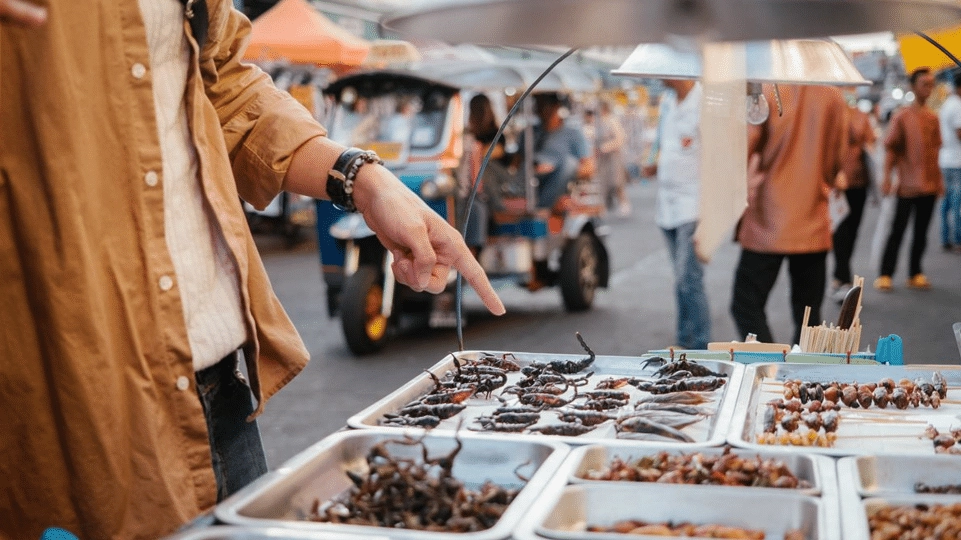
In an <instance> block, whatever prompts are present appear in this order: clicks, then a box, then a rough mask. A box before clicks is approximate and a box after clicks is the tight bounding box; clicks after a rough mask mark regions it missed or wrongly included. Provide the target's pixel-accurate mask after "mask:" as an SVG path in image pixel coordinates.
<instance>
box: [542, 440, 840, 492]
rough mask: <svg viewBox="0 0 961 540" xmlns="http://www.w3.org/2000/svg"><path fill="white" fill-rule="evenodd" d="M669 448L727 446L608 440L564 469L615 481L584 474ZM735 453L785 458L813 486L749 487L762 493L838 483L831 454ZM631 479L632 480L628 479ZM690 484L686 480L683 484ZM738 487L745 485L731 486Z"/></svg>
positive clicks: (577, 476)
mask: <svg viewBox="0 0 961 540" xmlns="http://www.w3.org/2000/svg"><path fill="white" fill-rule="evenodd" d="M661 451H665V452H668V453H669V454H674V455H679V454H689V453H691V452H698V453H700V454H703V455H706V456H719V455H721V454H723V453H724V449H723V448H703V449H698V450H685V449H678V448H676V447H675V448H670V447H661V448H658V447H644V448H643V449H642V448H638V447H637V446H636V445H630V446H626V445H623V444H619V443H618V442H611V443H605V444H597V445H591V446H582V447H579V448H575V449H574V450H573V451H572V452H571V456H570V457H569V458H567V461H565V462H564V465H562V466H561V473H562V474H567V475H568V481H569V482H570V483H571V484H584V483H586V484H594V483H602V484H609V483H611V482H612V481H604V480H589V479H587V478H584V476H585V475H586V473H587V472H588V471H591V470H598V469H601V468H604V467H607V466H608V465H609V464H610V462H611V458H613V457H620V458H621V459H623V460H625V461H631V460H635V459H639V458H642V457H644V456H650V455H654V454H657V453H658V452H661ZM731 452H732V453H734V454H735V455H740V456H743V457H749V458H753V457H755V456H760V457H761V458H762V459H772V458H773V459H778V460H780V461H783V462H784V463H785V464H786V465H787V467H788V469H790V471H791V472H792V473H793V474H794V475H795V476H797V477H798V478H799V479H801V480H807V481H808V482H809V483H810V484H811V487H810V488H804V489H782V488H766V487H757V488H747V489H752V490H758V491H759V492H760V493H764V492H768V491H773V492H778V493H780V492H787V493H800V494H803V495H812V496H819V495H820V494H821V492H822V491H823V490H824V487H823V486H825V485H829V486H831V488H829V489H828V490H827V491H828V492H829V493H831V492H832V489H833V488H834V486H836V485H837V477H836V476H835V466H834V459H832V458H830V457H827V456H819V455H811V454H798V453H795V452H784V451H782V450H778V449H771V450H764V451H761V452H755V451H753V450H743V449H736V448H735V449H732V450H731ZM624 483H628V482H624ZM679 485H686V484H679ZM688 487H693V488H698V487H703V486H697V485H688ZM731 487H734V488H738V487H741V486H731Z"/></svg>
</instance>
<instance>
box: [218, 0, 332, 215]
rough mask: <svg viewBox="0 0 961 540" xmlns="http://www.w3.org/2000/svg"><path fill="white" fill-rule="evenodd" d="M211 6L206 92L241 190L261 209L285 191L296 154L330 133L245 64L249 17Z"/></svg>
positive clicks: (224, 4) (222, 0)
mask: <svg viewBox="0 0 961 540" xmlns="http://www.w3.org/2000/svg"><path fill="white" fill-rule="evenodd" d="M210 4H211V5H210V28H209V32H208V37H207V44H206V45H205V46H204V49H203V50H202V51H201V53H200V70H201V75H202V77H203V82H204V88H205V91H206V94H207V97H208V98H209V99H210V101H211V103H213V106H214V108H215V109H216V111H217V116H218V118H219V120H220V126H221V129H222V131H223V134H224V140H225V142H226V144H227V149H228V152H229V155H230V161H231V166H232V168H233V173H234V178H235V181H236V182H237V190H238V192H239V193H240V196H241V198H243V199H244V200H245V201H247V202H249V203H250V204H252V205H253V206H254V207H256V208H261V209H262V208H264V207H265V206H267V204H269V203H270V201H271V200H273V198H274V197H276V196H277V194H278V193H279V192H280V190H281V186H282V185H283V180H284V176H286V174H287V168H288V167H289V166H290V160H291V157H292V156H293V154H294V151H296V150H297V149H298V148H300V146H301V145H303V144H304V143H305V142H307V141H308V140H310V139H312V138H314V137H318V136H323V135H326V134H327V132H326V130H325V129H324V128H323V127H322V126H321V125H320V124H319V123H317V122H316V121H315V120H314V119H313V117H311V115H310V113H309V112H308V111H307V109H305V108H304V107H303V106H302V105H301V104H300V103H299V102H297V100H295V99H294V98H293V97H291V96H290V94H288V93H287V92H284V91H281V90H279V89H277V88H276V87H275V86H274V85H273V82H272V81H271V80H270V77H268V76H267V74H266V73H264V72H263V71H261V70H260V69H259V68H258V67H256V66H254V65H252V64H247V63H244V62H243V61H242V58H243V55H244V51H245V50H246V49H247V45H248V43H249V42H250V31H251V26H250V21H249V20H248V19H247V17H245V16H244V15H243V14H242V13H240V12H239V11H237V10H235V9H233V6H232V3H231V2H230V1H229V0H214V1H212V2H210Z"/></svg>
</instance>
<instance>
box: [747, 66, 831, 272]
mask: <svg viewBox="0 0 961 540" xmlns="http://www.w3.org/2000/svg"><path fill="white" fill-rule="evenodd" d="M779 89H780V93H781V102H782V106H783V116H778V113H777V107H776V106H775V97H774V94H773V92H766V95H767V99H768V101H769V103H770V104H771V116H770V118H769V119H768V120H767V122H765V123H764V124H762V125H761V126H758V127H757V128H752V130H751V132H750V135H749V140H748V153H749V155H753V154H757V155H758V157H759V158H760V159H759V160H758V157H755V158H754V160H753V161H755V163H756V170H754V171H753V174H752V178H751V180H750V190H749V195H748V207H747V209H746V210H745V211H744V216H743V217H742V218H741V224H740V227H739V229H738V236H737V239H738V241H739V242H740V243H741V245H742V247H744V249H748V250H751V251H756V252H759V253H777V254H794V253H817V252H820V251H828V250H830V249H831V223H830V217H829V216H828V193H829V192H830V188H831V186H833V185H834V180H835V177H836V176H837V174H838V172H839V171H840V170H841V165H842V162H843V159H844V155H845V152H846V149H847V138H848V131H847V115H846V111H847V105H846V104H845V102H844V98H843V96H842V95H841V91H840V90H838V89H836V88H830V87H824V86H786V85H782V86H779Z"/></svg>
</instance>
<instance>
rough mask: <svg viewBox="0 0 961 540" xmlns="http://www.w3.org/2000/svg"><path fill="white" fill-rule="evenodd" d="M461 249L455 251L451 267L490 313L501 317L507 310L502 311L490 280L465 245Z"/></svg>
mask: <svg viewBox="0 0 961 540" xmlns="http://www.w3.org/2000/svg"><path fill="white" fill-rule="evenodd" d="M462 248H463V249H458V250H457V252H458V256H457V257H456V258H455V259H454V261H453V263H452V266H453V267H454V268H456V269H457V271H458V272H460V273H461V274H462V275H463V276H464V279H466V280H467V282H468V283H470V286H471V287H473V288H474V291H475V292H477V295H478V296H480V299H481V300H482V301H483V302H484V305H485V306H487V309H488V310H490V312H491V313H493V314H494V315H503V314H504V313H506V312H507V310H506V309H504V303H503V302H501V299H500V297H499V296H497V293H496V292H495V291H494V287H492V286H491V282H490V280H488V279H487V274H486V273H485V272H484V268H483V267H481V265H480V263H479V262H477V259H475V258H474V256H473V255H472V254H471V252H470V250H469V249H468V248H467V246H466V245H462Z"/></svg>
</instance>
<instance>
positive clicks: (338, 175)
mask: <svg viewBox="0 0 961 540" xmlns="http://www.w3.org/2000/svg"><path fill="white" fill-rule="evenodd" d="M368 163H377V164H378V165H383V164H384V162H383V160H381V159H380V157H379V156H378V155H377V154H376V153H375V152H374V151H372V150H361V149H360V148H348V149H347V150H344V151H343V153H341V154H340V156H339V157H338V158H337V161H335V162H334V166H333V167H332V168H331V169H330V170H329V171H327V196H328V197H330V202H332V203H334V206H336V207H337V208H340V209H341V210H344V211H345V212H356V211H357V205H355V204H354V179H355V178H357V172H358V171H359V170H360V168H361V167H362V166H364V165H366V164H368Z"/></svg>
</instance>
